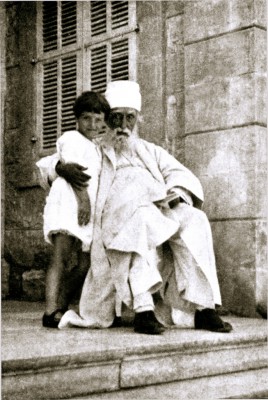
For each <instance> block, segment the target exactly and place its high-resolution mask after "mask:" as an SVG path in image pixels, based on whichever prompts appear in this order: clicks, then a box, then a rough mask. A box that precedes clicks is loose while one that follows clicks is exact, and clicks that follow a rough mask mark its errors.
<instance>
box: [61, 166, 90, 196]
mask: <svg viewBox="0 0 268 400" xmlns="http://www.w3.org/2000/svg"><path fill="white" fill-rule="evenodd" d="M55 169H56V172H57V174H58V175H59V176H61V177H62V178H64V179H65V180H66V181H67V182H68V183H70V184H71V185H72V187H73V188H74V189H77V190H81V189H83V188H85V187H87V186H88V180H89V179H90V176H89V175H87V174H85V173H84V172H83V171H85V170H86V168H85V167H82V165H79V164H75V163H70V164H62V163H61V162H60V161H59V162H58V163H57V165H56V168H55Z"/></svg>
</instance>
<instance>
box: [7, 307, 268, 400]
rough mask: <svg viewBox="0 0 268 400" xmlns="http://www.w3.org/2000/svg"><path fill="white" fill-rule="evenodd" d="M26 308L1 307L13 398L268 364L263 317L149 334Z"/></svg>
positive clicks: (98, 389)
mask: <svg viewBox="0 0 268 400" xmlns="http://www.w3.org/2000/svg"><path fill="white" fill-rule="evenodd" d="M20 307H23V305H22V306H20ZM25 309H27V307H26V308H25ZM27 310H28V311H25V312H18V311H19V309H18V310H17V312H16V313H12V312H11V310H10V309H9V310H6V312H4V314H2V317H3V318H2V331H3V334H2V394H3V399H7V400H9V399H12V400H16V399H18V400H24V399H25V400H26V399H27V400H38V399H64V398H70V397H74V396H83V395H88V394H90V393H100V392H112V391H119V390H126V389H130V388H138V387H144V386H147V385H155V384H165V383H166V382H175V381H181V382H183V381H187V380H189V379H190V380H191V379H196V378H201V377H209V376H215V375H221V374H230V373H236V372H238V371H247V370H250V369H251V370H256V371H257V370H259V369H260V368H265V367H266V366H267V345H266V340H267V324H266V321H264V320H261V319H246V318H235V317H225V319H226V320H227V321H229V322H231V323H232V324H233V327H234V331H233V332H231V333H229V334H216V333H212V332H207V331H195V330H191V329H188V330H187V329H170V330H168V331H166V332H165V333H164V334H163V335H160V336H150V335H138V334H136V333H134V332H133V329H132V328H126V327H124V328H116V329H104V330H96V329H95V330H89V329H88V330H87V329H74V328H69V329H66V330H62V331H60V330H50V329H44V328H42V327H41V322H40V321H41V316H42V308H40V309H35V310H34V311H33V310H32V309H31V308H28V309H27Z"/></svg>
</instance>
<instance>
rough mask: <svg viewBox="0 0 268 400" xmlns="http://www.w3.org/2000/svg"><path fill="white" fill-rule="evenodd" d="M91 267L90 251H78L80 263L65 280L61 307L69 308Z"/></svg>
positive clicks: (61, 295) (61, 294)
mask: <svg viewBox="0 0 268 400" xmlns="http://www.w3.org/2000/svg"><path fill="white" fill-rule="evenodd" d="M89 267H90V253H89V252H87V253H86V252H82V251H81V250H79V251H78V265H77V267H75V268H73V269H72V270H71V271H70V272H69V275H68V277H67V279H66V281H65V285H64V291H61V293H60V301H59V303H60V304H61V308H63V309H64V308H67V307H68V305H69V303H70V301H71V300H72V297H73V295H74V294H75V292H76V291H77V290H79V289H81V288H82V285H83V282H84V280H85V277H86V274H87V272H88V270H89Z"/></svg>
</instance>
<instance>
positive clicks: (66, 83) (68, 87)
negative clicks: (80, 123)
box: [61, 55, 77, 133]
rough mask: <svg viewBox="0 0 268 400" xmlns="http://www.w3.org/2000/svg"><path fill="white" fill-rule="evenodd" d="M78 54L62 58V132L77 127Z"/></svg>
mask: <svg viewBox="0 0 268 400" xmlns="http://www.w3.org/2000/svg"><path fill="white" fill-rule="evenodd" d="M76 71H77V62H76V56H75V55H74V56H72V57H68V58H64V59H63V60H62V79H61V105H62V107H61V132H62V133H63V132H64V131H67V130H72V129H75V127H76V122H75V117H74V114H73V103H74V101H75V98H76V75H77V73H76Z"/></svg>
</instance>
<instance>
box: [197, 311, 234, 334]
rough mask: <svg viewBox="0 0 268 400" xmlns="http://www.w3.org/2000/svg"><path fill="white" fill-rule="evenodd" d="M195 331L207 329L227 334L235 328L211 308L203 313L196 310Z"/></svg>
mask: <svg viewBox="0 0 268 400" xmlns="http://www.w3.org/2000/svg"><path fill="white" fill-rule="evenodd" d="M194 325H195V329H205V330H207V331H212V332H220V333H227V332H230V331H231V330H232V329H233V327H232V325H231V324H229V323H228V322H224V321H223V320H222V319H221V318H220V316H219V315H218V314H217V312H216V311H215V310H213V309H210V308H205V309H204V310H202V311H198V310H196V312H195V318H194Z"/></svg>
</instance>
